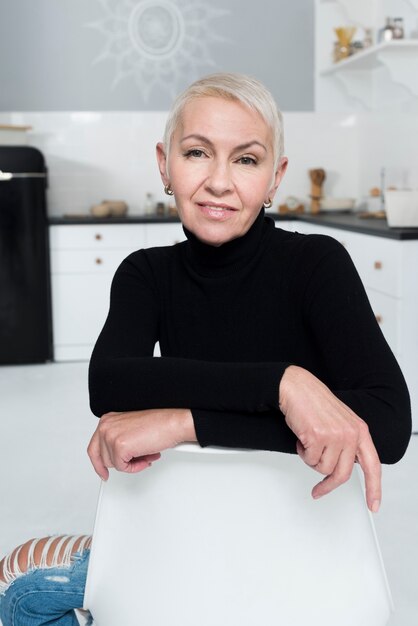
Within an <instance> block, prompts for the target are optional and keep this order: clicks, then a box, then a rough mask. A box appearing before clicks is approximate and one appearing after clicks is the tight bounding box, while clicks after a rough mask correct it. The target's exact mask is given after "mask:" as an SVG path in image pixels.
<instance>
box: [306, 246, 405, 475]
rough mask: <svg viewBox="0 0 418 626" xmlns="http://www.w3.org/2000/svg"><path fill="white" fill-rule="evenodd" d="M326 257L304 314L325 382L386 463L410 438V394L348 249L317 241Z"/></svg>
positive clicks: (308, 294)
mask: <svg viewBox="0 0 418 626" xmlns="http://www.w3.org/2000/svg"><path fill="white" fill-rule="evenodd" d="M318 239H319V241H317V242H316V245H318V243H321V241H322V245H323V247H325V248H326V249H327V250H328V252H327V254H326V255H325V256H324V257H323V258H322V259H321V261H320V263H319V264H318V266H317V268H316V270H315V272H314V274H313V276H312V278H311V280H310V283H309V286H308V288H307V291H306V294H305V306H304V310H305V315H306V319H307V320H309V324H310V326H311V328H312V332H313V333H314V337H315V341H316V343H317V348H318V359H319V360H320V361H322V362H323V363H324V364H325V368H326V372H327V373H326V382H327V384H328V385H329V387H330V388H331V390H332V391H333V392H334V393H335V395H336V396H337V397H338V398H340V399H341V400H342V401H343V402H345V403H346V404H347V405H348V406H349V407H350V408H352V409H353V410H354V411H355V412H356V413H357V414H358V415H359V416H360V417H361V418H362V419H364V420H365V421H366V422H367V424H368V426H369V429H370V433H371V436H372V438H373V441H374V444H375V446H376V448H377V451H378V453H379V456H380V459H381V461H382V462H384V463H394V462H396V461H398V460H399V459H400V458H401V457H402V456H403V454H404V452H405V450H406V447H407V445H408V442H409V438H410V435H411V408H410V401H409V394H408V390H407V387H406V383H405V380H404V378H403V375H402V373H401V370H400V368H399V365H398V363H397V361H396V359H395V357H394V356H393V354H392V352H391V350H390V348H389V346H388V345H387V343H386V340H385V339H384V337H383V334H382V332H381V330H380V327H379V325H378V324H377V322H376V319H375V316H374V314H373V311H372V309H371V306H370V304H369V301H368V298H367V295H366V292H365V289H364V287H363V284H362V283H361V280H360V278H359V276H358V273H357V271H356V269H355V267H354V265H353V263H352V261H351V258H350V257H349V255H348V254H347V252H346V250H345V249H344V248H343V246H341V245H340V244H339V243H337V242H336V241H334V240H332V239H329V238H326V237H318Z"/></svg>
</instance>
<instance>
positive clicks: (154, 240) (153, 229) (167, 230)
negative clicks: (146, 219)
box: [144, 223, 186, 248]
mask: <svg viewBox="0 0 418 626" xmlns="http://www.w3.org/2000/svg"><path fill="white" fill-rule="evenodd" d="M144 228H145V241H146V247H147V248H154V247H155V246H172V245H173V244H175V243H179V242H180V241H184V240H185V239H186V236H185V234H184V232H183V227H182V225H181V224H180V223H175V224H146V226H144Z"/></svg>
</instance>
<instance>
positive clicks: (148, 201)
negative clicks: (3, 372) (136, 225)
mask: <svg viewBox="0 0 418 626" xmlns="http://www.w3.org/2000/svg"><path fill="white" fill-rule="evenodd" d="M154 209H155V203H154V197H153V195H152V193H150V192H148V193H147V194H145V202H144V213H145V215H152V214H153V213H154Z"/></svg>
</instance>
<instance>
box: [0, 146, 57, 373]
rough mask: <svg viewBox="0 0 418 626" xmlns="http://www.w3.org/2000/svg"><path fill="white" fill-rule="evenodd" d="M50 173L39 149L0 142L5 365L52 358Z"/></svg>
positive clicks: (1, 346) (1, 347) (0, 311)
mask: <svg viewBox="0 0 418 626" xmlns="http://www.w3.org/2000/svg"><path fill="white" fill-rule="evenodd" d="M46 185H47V171H46V165H45V159H44V157H43V155H42V153H41V152H40V151H39V150H37V149H36V148H32V147H28V146H0V364H3V365H4V364H18V363H42V362H45V361H48V360H50V359H52V324H51V298H50V278H49V245H48V224H47V214H46Z"/></svg>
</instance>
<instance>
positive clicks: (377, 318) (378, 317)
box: [375, 313, 383, 324]
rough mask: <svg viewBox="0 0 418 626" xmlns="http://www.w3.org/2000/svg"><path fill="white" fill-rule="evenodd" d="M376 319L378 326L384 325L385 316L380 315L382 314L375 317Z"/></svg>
mask: <svg viewBox="0 0 418 626" xmlns="http://www.w3.org/2000/svg"><path fill="white" fill-rule="evenodd" d="M375 317H376V322H377V323H378V324H383V316H382V315H380V314H379V313H378V314H377V315H375Z"/></svg>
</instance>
